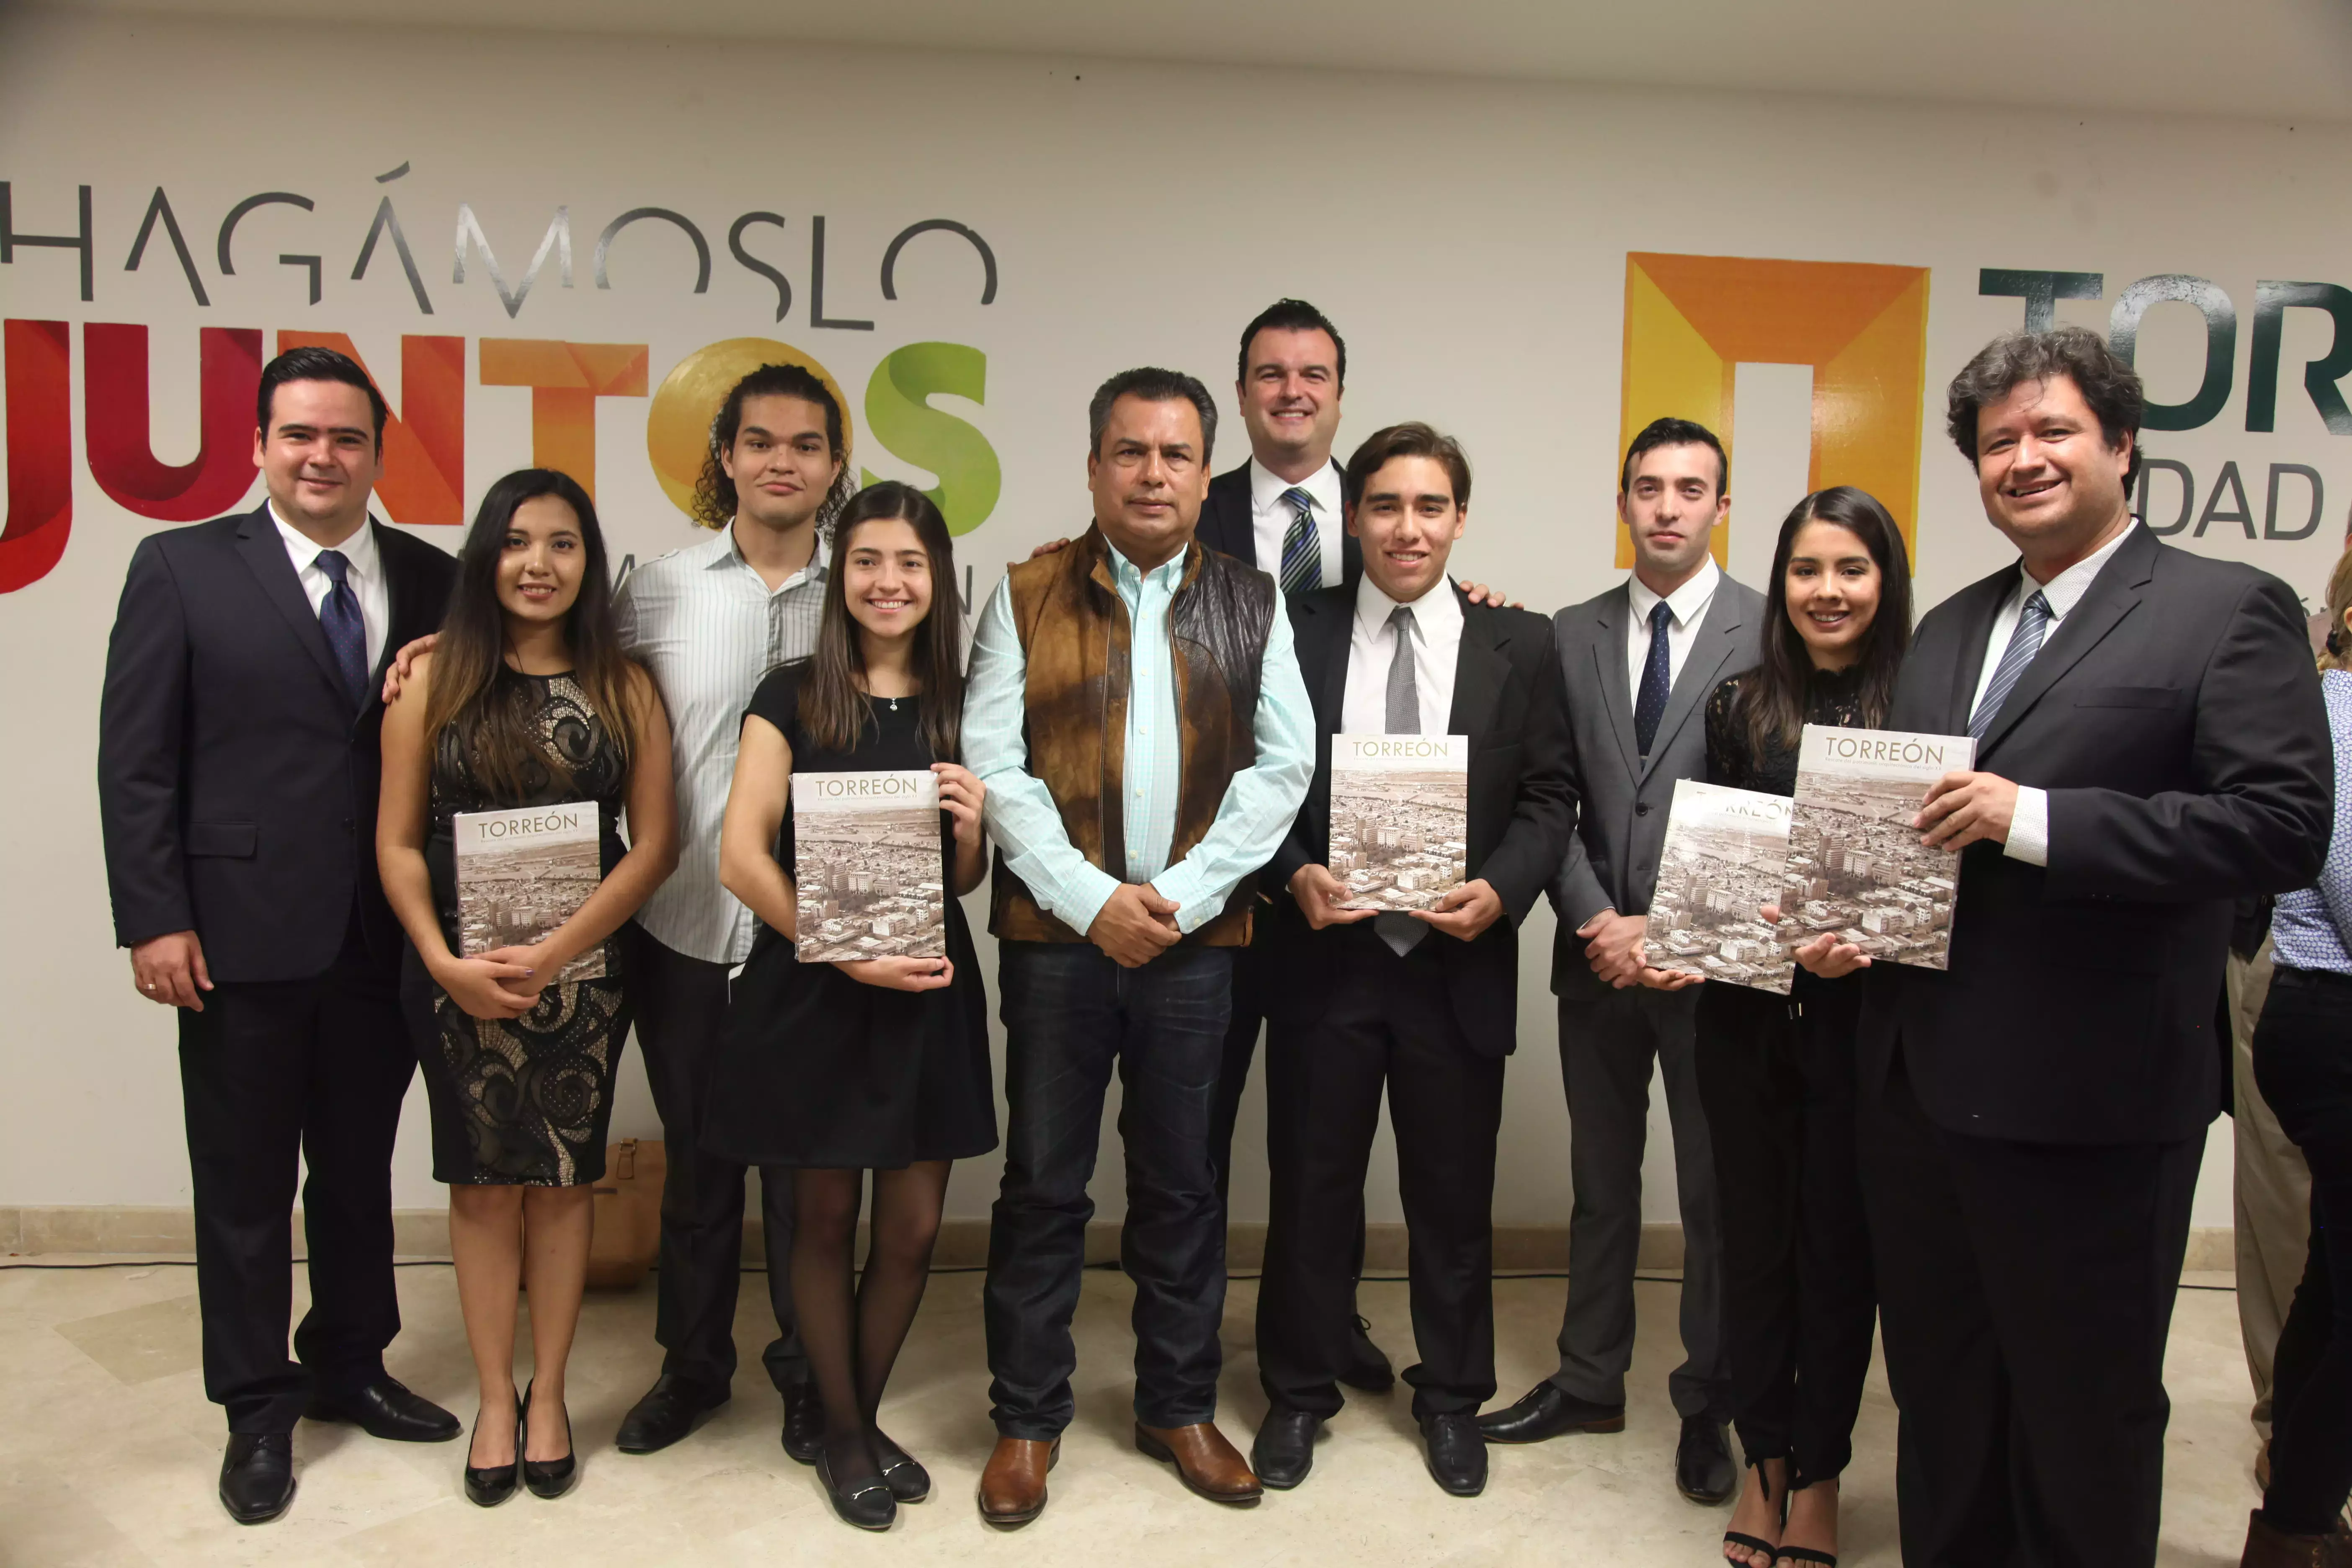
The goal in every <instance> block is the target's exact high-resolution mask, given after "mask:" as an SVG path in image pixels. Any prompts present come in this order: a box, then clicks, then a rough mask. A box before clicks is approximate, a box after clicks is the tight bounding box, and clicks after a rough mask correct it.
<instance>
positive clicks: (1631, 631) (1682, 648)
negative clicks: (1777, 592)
mask: <svg viewBox="0 0 2352 1568" xmlns="http://www.w3.org/2000/svg"><path fill="white" fill-rule="evenodd" d="M1722 581H1723V569H1722V568H1721V567H1719V566H1717V564H1716V563H1715V557H1714V556H1712V555H1702V556H1700V557H1699V563H1698V570H1697V571H1696V572H1694V573H1692V574H1691V579H1690V581H1689V582H1687V583H1685V584H1683V585H1682V586H1681V587H1679V588H1677V589H1675V591H1674V592H1673V593H1671V594H1669V595H1666V609H1667V612H1668V614H1669V615H1670V616H1672V617H1673V618H1672V619H1670V620H1669V621H1667V622H1666V689H1668V690H1669V691H1671V690H1673V689H1674V684H1675V681H1677V680H1680V679H1682V678H1683V661H1684V660H1685V659H1686V658H1689V657H1690V650H1691V644H1692V642H1693V641H1695V640H1696V638H1697V637H1698V624H1699V622H1701V621H1703V620H1705V619H1706V607H1707V606H1708V605H1711V604H1713V603H1715V590H1716V585H1717V584H1719V583H1721V582H1722ZM1625 590H1626V592H1627V594H1628V595H1631V596H1632V598H1633V619H1632V620H1631V621H1630V622H1628V623H1627V624H1626V626H1625V673H1626V679H1627V681H1628V683H1629V684H1628V685H1627V687H1626V689H1627V690H1629V691H1631V692H1633V696H1634V698H1635V700H1640V698H1641V695H1642V670H1643V667H1644V666H1646V665H1647V664H1648V663H1649V662H1650V612H1651V611H1652V610H1653V609H1654V608H1655V607H1656V606H1657V603H1658V595H1655V594H1654V593H1652V592H1650V588H1649V584H1645V583H1643V581H1642V579H1641V578H1639V577H1629V578H1627V579H1626V582H1625Z"/></svg>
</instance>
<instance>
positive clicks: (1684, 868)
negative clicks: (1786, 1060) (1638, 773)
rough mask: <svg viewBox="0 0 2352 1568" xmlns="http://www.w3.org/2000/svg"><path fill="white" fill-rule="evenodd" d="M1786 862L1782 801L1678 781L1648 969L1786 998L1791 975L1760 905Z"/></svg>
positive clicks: (1777, 894)
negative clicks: (1748, 986) (1747, 986)
mask: <svg viewBox="0 0 2352 1568" xmlns="http://www.w3.org/2000/svg"><path fill="white" fill-rule="evenodd" d="M1788 859H1789V800H1788V797H1787V796H1785V795H1763V794H1759V792H1757V791H1755V790H1746V789H1729V788H1726V787H1725V786H1723V785H1721V784H1701V783H1700V782H1699V781H1698V780H1696V779H1677V780H1676V781H1675V800H1674V805H1673V807H1672V809H1671V810H1670V811H1669V812H1668V814H1667V816H1666V841H1665V846H1664V849H1663V850H1662V851H1661V852H1660V854H1659V858H1658V888H1657V891H1656V892H1655V893H1654V895H1653V896H1652V897H1651V900H1650V913H1649V926H1648V931H1647V934H1646V935H1645V936H1644V937H1643V952H1645V953H1646V954H1647V955H1648V959H1649V962H1650V963H1651V964H1652V965H1654V967H1656V968H1659V969H1665V970H1673V971H1676V972H1678V973H1684V974H1696V975H1698V976H1700V977H1701V978H1702V979H1706V980H1715V981H1720V982H1723V983H1725V984H1731V985H1752V986H1754V987H1756V988H1757V989H1758V990H1759V991H1778V992H1780V993H1782V994H1786V993H1787V992H1788V989H1789V977H1790V972H1791V971H1792V970H1793V968H1794V967H1795V964H1794V961H1793V960H1791V959H1790V956H1789V950H1788V948H1787V947H1786V946H1785V945H1783V943H1782V942H1781V940H1780V935H1779V932H1778V931H1776V929H1775V928H1774V927H1772V926H1769V925H1768V924H1766V923H1765V921H1764V917H1763V915H1762V913H1761V912H1760V911H1761V910H1762V907H1763V906H1764V905H1766V904H1777V903H1779V902H1780V899H1781V889H1782V883H1783V880H1784V873H1785V871H1786V868H1787V866H1788Z"/></svg>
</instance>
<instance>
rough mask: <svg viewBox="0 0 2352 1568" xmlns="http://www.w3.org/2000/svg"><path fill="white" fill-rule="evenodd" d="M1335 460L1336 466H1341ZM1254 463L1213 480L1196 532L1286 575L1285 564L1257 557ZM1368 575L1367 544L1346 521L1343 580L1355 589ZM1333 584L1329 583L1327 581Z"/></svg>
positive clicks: (1341, 547)
mask: <svg viewBox="0 0 2352 1568" xmlns="http://www.w3.org/2000/svg"><path fill="white" fill-rule="evenodd" d="M1331 467H1332V468H1339V464H1337V463H1333V464H1332V465H1331ZM1249 471H1250V466H1249V465H1248V464H1247V463H1244V464H1243V465H1242V466H1241V467H1240V468H1229V469H1227V470H1226V471H1225V472H1223V473H1222V474H1219V475H1218V476H1217V477H1216V478H1215V479H1211V480H1210V481H1209V499H1208V500H1205V501H1203V502H1202V504H1201V521H1200V525H1199V527H1197V528H1196V529H1195V530H1194V531H1193V532H1194V535H1195V537H1197V538H1198V539H1199V540H1200V541H1201V542H1202V544H1203V545H1204V546H1206V547H1207V548H1209V549H1211V550H1222V551H1223V552H1225V553H1226V554H1228V555H1231V556H1233V557H1234V558H1235V559H1237V560H1241V561H1246V562H1248V563H1250V564H1251V565H1253V566H1255V567H1256V568H1257V569H1258V570H1259V571H1261V572H1265V573H1270V574H1273V576H1274V578H1275V580H1276V581H1277V582H1279V581H1280V580H1281V578H1282V563H1281V562H1279V561H1260V560H1259V559H1258V558H1257V525H1256V523H1255V522H1254V521H1251V519H1250V473H1249ZM1363 574H1364V547H1363V545H1362V544H1361V543H1360V542H1358V541H1357V539H1356V536H1355V535H1353V534H1351V533H1349V532H1348V531H1346V527H1345V525H1344V524H1342V525H1341V528H1340V533H1339V580H1340V582H1342V583H1344V584H1347V585H1348V586H1349V587H1350V588H1352V587H1354V586H1355V585H1356V579H1357V578H1359V577H1360V576H1362V575H1363ZM1326 586H1329V584H1326Z"/></svg>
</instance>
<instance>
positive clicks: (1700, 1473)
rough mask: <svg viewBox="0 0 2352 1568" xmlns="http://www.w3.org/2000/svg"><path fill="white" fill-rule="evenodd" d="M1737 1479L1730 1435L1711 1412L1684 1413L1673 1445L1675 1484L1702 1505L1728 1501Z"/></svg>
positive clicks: (1736, 1467)
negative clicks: (1681, 1432)
mask: <svg viewBox="0 0 2352 1568" xmlns="http://www.w3.org/2000/svg"><path fill="white" fill-rule="evenodd" d="M1738 1482H1739V1468H1738V1466H1736V1465H1734V1464H1733V1463H1732V1462H1731V1437H1730V1434H1729V1433H1728V1431H1727V1429H1726V1428H1725V1426H1724V1424H1723V1423H1722V1422H1720V1421H1717V1419H1716V1418H1715V1417H1714V1416H1712V1415H1685V1416H1684V1417H1683V1435H1682V1440H1681V1441H1680V1442H1678V1443H1676V1444H1675V1489H1676V1490H1678V1491H1680V1492H1681V1493H1682V1494H1683V1496H1685V1497H1686V1498H1688V1499H1690V1500H1691V1501H1693V1502H1695V1503H1698V1504H1700V1505H1701V1506H1702V1507H1706V1508H1713V1507H1715V1506H1716V1505H1717V1503H1724V1502H1729V1501H1730V1500H1731V1494H1732V1492H1733V1490H1734V1489H1736V1488H1737V1487H1738Z"/></svg>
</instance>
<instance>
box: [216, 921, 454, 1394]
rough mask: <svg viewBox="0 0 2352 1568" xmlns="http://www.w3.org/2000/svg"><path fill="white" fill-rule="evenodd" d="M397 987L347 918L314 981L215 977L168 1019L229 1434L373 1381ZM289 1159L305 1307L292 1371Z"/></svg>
mask: <svg viewBox="0 0 2352 1568" xmlns="http://www.w3.org/2000/svg"><path fill="white" fill-rule="evenodd" d="M399 973H400V972H399V964H398V960H397V958H396V957H395V958H394V959H393V960H391V961H390V962H386V961H384V960H383V959H378V958H371V957H370V955H369V954H368V952H367V948H366V943H365V942H364V941H363V940H362V938H361V936H360V932H359V922H358V919H357V913H356V909H355V910H354V914H353V919H352V929H351V931H350V932H349V933H348V934H347V935H346V937H345V938H344V942H343V950H342V952H341V954H340V955H339V956H338V957H337V958H336V960H335V962H334V963H333V964H332V966H331V967H330V968H329V969H328V970H327V971H326V972H325V973H322V974H319V975H315V976H313V977H311V978H310V979H308V980H280V981H230V980H225V981H221V982H218V983H217V984H215V985H214V987H213V989H212V990H211V991H209V992H206V993H205V994H204V1003H205V1010H204V1011H203V1012H201V1013H199V1012H195V1011H194V1010H192V1009H188V1008H182V1009H180V1014H179V1024H180V1093H181V1098H182V1101H183V1104H184V1108H185V1111H186V1115H187V1126H188V1169H189V1174H190V1175H191V1177H192V1178H193V1179H194V1197H195V1221H196V1296H197V1301H198V1305H199V1307H200V1309H201V1310H202V1313H203V1317H204V1366H205V1396H206V1397H207V1398H209V1399H210V1400H212V1402H213V1403H214V1404H215V1405H224V1406H226V1408H227V1411H228V1429H229V1430H230V1431H232V1432H247V1433H270V1432H291V1431H292V1430H293V1429H294V1424H295V1423H296V1422H297V1421H298V1420H299V1419H300V1418H301V1415H302V1412H303V1410H304V1408H305V1407H306V1406H307V1405H309V1403H310V1395H311V1392H312V1390H313V1388H314V1387H315V1388H317V1389H319V1390H320V1391H323V1392H325V1393H328V1394H336V1395H347V1394H355V1393H357V1392H358V1391H359V1390H361V1389H362V1388H364V1387H366V1386H367V1385H368V1384H371V1383H373V1382H375V1381H376V1380H377V1379H379V1378H381V1377H383V1374H384V1373H383V1349H384V1347H385V1346H386V1345H388V1344H390V1343H391V1342H392V1340H393V1336H394V1335H395V1334H397V1333H398V1332H399V1331H400V1303H399V1300H398V1299H397V1298H396V1297H395V1296H394V1291H393V1282H392V1145H393V1139H394V1135H395V1134H396V1133H397V1132H398V1131H399V1130H400V1103H401V1100H402V1097H403V1096H404V1095H405V1094H406V1093H407V1091H408V1079H409V1075H410V1074H411V1073H413V1072H415V1070H416V1050H415V1046H414V1045H413V1044H412V1043H411V1041H410V1039H409V1037H408V1029H407V1026H406V1025H405V1024H404V1022H403V1021H402V1019H401V1014H400V994H399ZM300 1160H307V1161H308V1162H309V1163H310V1175H309V1178H308V1179H307V1180H305V1181H304V1182H303V1183H302V1184H301V1186H302V1231H303V1236H304V1237H305V1240H306V1241H307V1243H308V1247H309V1251H310V1310H309V1311H308V1312H306V1313H304V1314H303V1316H302V1321H301V1323H300V1325H299V1326H298V1327H297V1328H296V1329H295V1331H294V1356H295V1359H294V1360H290V1361H289V1359H287V1354H286V1323H287V1320H288V1318H289V1317H290V1316H291V1315H292V1312H293V1293H294V1279H293V1270H292V1268H291V1265H290V1263H289V1259H290V1258H292V1257H293V1251H294V1226H293V1207H294V1188H295V1178H296V1173H297V1170H298V1168H299V1167H298V1161H300Z"/></svg>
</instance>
